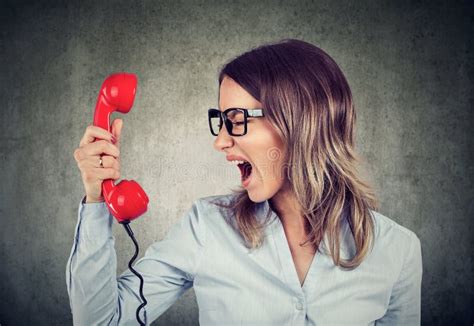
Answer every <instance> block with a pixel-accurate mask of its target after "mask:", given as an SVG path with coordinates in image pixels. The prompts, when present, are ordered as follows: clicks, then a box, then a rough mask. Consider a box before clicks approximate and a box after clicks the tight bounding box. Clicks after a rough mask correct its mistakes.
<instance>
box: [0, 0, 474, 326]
mask: <svg viewBox="0 0 474 326" xmlns="http://www.w3.org/2000/svg"><path fill="white" fill-rule="evenodd" d="M0 13H1V14H0V15H1V23H0V24H1V39H0V49H1V59H0V60H1V61H0V67H1V74H0V78H1V87H0V100H1V123H2V128H1V134H2V137H1V162H2V166H1V194H0V195H1V197H0V198H1V207H0V216H1V227H0V239H1V245H0V323H1V324H2V325H27V324H30V325H31V324H34V325H65V324H71V321H72V318H71V313H70V308H69V301H68V297H67V292H66V284H65V264H66V260H67V258H68V255H69V252H70V248H71V246H72V241H73V232H74V226H75V223H76V219H77V207H78V204H79V200H80V199H81V198H82V196H83V186H82V182H81V178H80V173H79V170H78V168H77V165H76V163H75V161H74V158H73V151H74V149H75V148H76V147H77V146H78V144H79V141H80V138H81V136H82V134H83V133H84V130H85V127H86V126H87V125H88V124H91V123H92V114H93V108H94V105H95V100H96V96H97V91H98V89H99V87H100V85H101V83H102V81H103V79H104V77H105V76H107V75H108V74H109V73H111V72H115V71H130V72H135V73H136V74H137V75H138V76H139V88H138V92H137V98H136V101H135V106H134V108H133V110H132V111H131V112H130V113H129V114H128V115H126V116H120V115H114V117H121V118H123V119H124V129H123V134H122V136H123V137H122V139H123V141H122V146H121V150H122V151H121V153H122V154H121V161H122V176H123V177H124V178H127V179H134V180H137V181H138V182H139V183H140V184H141V185H142V186H143V188H144V189H145V190H146V191H147V193H148V195H149V197H150V199H151V203H150V207H149V212H148V213H147V214H146V215H145V216H143V217H142V218H140V219H139V220H137V221H136V222H134V224H133V228H134V230H136V231H135V233H136V235H137V237H138V241H139V242H140V244H141V248H142V252H141V253H142V254H143V252H144V251H145V249H146V248H147V247H148V246H149V245H150V244H151V243H153V242H154V241H157V240H160V239H162V238H163V237H164V235H165V234H166V233H167V230H168V229H169V227H170V226H171V225H172V224H173V223H174V222H175V221H176V220H177V219H178V218H179V217H180V216H181V214H183V213H184V211H185V210H187V209H188V208H189V207H190V205H191V203H192V201H193V200H194V199H195V198H198V197H202V196H207V195H213V194H224V193H228V192H229V191H230V190H229V189H230V188H231V187H233V186H235V185H238V183H239V176H238V173H237V171H236V170H235V168H233V167H228V166H227V164H226V163H225V162H224V156H223V155H222V154H220V153H217V152H215V151H214V149H213V148H212V141H213V138H212V136H211V135H210V134H209V132H208V126H207V120H206V110H207V108H208V107H209V106H214V105H216V104H217V103H216V100H217V97H216V95H217V81H216V77H217V72H218V69H219V67H220V66H221V65H222V64H223V63H224V62H225V61H227V60H228V59H229V58H231V57H233V56H235V55H238V54H240V53H241V52H243V51H245V50H247V49H249V48H251V47H253V46H256V45H259V44H260V43H263V42H267V41H275V40H279V39H282V38H286V37H293V38H300V39H303V40H306V41H309V42H312V43H314V44H316V45H318V46H320V47H321V48H323V49H324V50H325V51H327V52H328V53H329V54H330V55H331V56H332V57H333V58H334V59H335V60H336V62H338V63H339V65H340V66H341V68H342V70H343V71H344V72H345V74H346V76H347V78H348V80H349V83H350V85H351V87H352V90H353V93H354V97H355V102H356V105H357V110H358V111H357V114H358V121H357V129H356V130H357V148H358V151H359V152H360V153H361V155H362V156H363V157H365V158H366V160H367V170H368V173H369V175H370V176H371V178H372V181H373V183H374V184H375V186H376V188H377V190H378V193H379V197H380V199H381V203H382V206H381V209H380V212H381V213H382V214H384V215H387V216H389V217H390V218H392V219H394V220H395V221H397V222H398V223H400V224H402V225H404V226H406V227H408V228H410V229H412V230H413V231H415V232H416V234H417V235H418V236H419V237H420V239H421V242H422V250H423V264H424V274H423V291H422V293H423V296H422V321H423V324H430V325H441V324H451V325H454V324H456V325H471V324H472V322H473V321H474V317H473V313H472V310H470V309H469V308H472V302H473V288H474V287H473V282H472V270H473V266H472V252H473V249H472V236H471V234H472V232H473V224H472V222H471V221H472V217H473V216H474V205H473V202H474V201H473V172H474V168H473V164H472V160H473V151H472V148H473V137H472V136H473V132H472V126H473V108H472V103H473V87H472V72H473V69H472V62H473V55H472V51H473V48H472V35H473V25H472V17H473V7H472V5H471V4H468V1H466V2H460V1H415V2H413V3H411V2H410V1H365V2H361V1H350V2H348V1H299V2H295V1H292V2H288V1H259V2H257V1H245V2H244V1H233V2H232V4H224V1H207V2H203V1H146V2H141V1H83V2H73V1H64V2H56V1H51V2H49V3H39V2H37V1H31V3H28V2H25V1H2V4H1V8H0ZM469 35H471V37H470V36H469ZM214 171H215V172H214ZM114 234H115V235H116V250H117V255H118V272H119V273H121V272H122V271H123V270H124V269H125V268H126V264H127V262H128V259H129V258H130V257H131V255H132V254H133V245H132V243H131V241H130V239H129V238H128V237H127V236H126V234H125V232H124V231H123V230H122V228H120V227H119V226H117V225H114ZM197 318H198V309H197V306H196V302H195V296H194V292H193V290H190V291H188V292H187V293H186V294H185V295H184V296H183V297H181V298H180V299H179V300H178V301H177V302H176V304H175V305H174V306H172V307H171V308H170V309H169V310H168V311H167V312H166V313H165V314H164V315H162V316H161V317H160V318H159V319H158V320H157V322H156V324H160V325H173V324H175V325H183V324H186V325H188V324H189V325H191V324H194V325H196V324H197V323H198V322H197Z"/></svg>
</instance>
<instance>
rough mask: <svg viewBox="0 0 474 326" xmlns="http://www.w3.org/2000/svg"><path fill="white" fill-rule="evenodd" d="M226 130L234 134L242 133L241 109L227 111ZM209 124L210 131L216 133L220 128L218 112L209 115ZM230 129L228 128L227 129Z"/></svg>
mask: <svg viewBox="0 0 474 326" xmlns="http://www.w3.org/2000/svg"><path fill="white" fill-rule="evenodd" d="M226 117H227V122H226V127H227V131H228V132H229V133H230V134H231V135H234V136H238V135H243V134H244V133H245V114H244V111H242V110H238V109H236V110H230V111H227V115H226ZM210 122H211V123H210V125H211V128H212V133H213V134H214V135H217V134H218V133H219V131H220V129H221V128H222V121H221V116H220V114H219V112H215V111H214V112H213V113H211V116H210ZM229 129H230V130H229Z"/></svg>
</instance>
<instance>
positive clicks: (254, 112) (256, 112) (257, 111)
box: [247, 109, 263, 117]
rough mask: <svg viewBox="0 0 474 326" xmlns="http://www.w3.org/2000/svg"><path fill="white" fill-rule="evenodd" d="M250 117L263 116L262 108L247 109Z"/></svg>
mask: <svg viewBox="0 0 474 326" xmlns="http://www.w3.org/2000/svg"><path fill="white" fill-rule="evenodd" d="M247 112H248V115H249V117H263V111H262V109H252V110H247Z"/></svg>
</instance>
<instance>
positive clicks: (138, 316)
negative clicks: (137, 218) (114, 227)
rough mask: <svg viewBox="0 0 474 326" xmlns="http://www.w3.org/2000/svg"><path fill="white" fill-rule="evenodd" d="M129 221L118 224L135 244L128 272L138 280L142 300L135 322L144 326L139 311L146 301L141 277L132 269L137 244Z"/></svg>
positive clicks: (136, 252) (136, 254)
mask: <svg viewBox="0 0 474 326" xmlns="http://www.w3.org/2000/svg"><path fill="white" fill-rule="evenodd" d="M129 223H130V222H129V221H123V222H120V224H122V225H123V227H124V228H125V230H126V231H127V233H128V235H129V236H130V238H132V241H133V243H134V244H135V254H134V255H133V257H132V259H130V261H129V262H128V268H130V270H131V271H132V273H133V274H135V275H136V276H137V277H138V278H139V279H140V297H141V298H142V301H143V303H142V304H141V305H140V306H139V307H138V308H137V312H136V316H137V321H138V322H139V323H140V325H141V326H142V325H143V326H144V325H146V324H145V323H144V322H142V320H141V319H140V310H141V309H142V308H144V307H145V306H146V304H147V301H146V299H145V296H144V295H143V277H142V276H141V275H140V274H139V273H138V272H137V271H136V270H135V269H133V267H132V263H133V262H134V261H135V259H136V258H137V256H138V250H139V249H138V243H137V240H136V239H135V237H134V236H133V231H132V229H131V228H130V225H129ZM145 321H146V311H145Z"/></svg>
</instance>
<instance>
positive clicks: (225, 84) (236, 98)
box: [219, 76, 261, 111]
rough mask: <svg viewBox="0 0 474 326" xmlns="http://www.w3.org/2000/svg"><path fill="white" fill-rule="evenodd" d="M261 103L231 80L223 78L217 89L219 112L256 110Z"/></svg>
mask: <svg viewBox="0 0 474 326" xmlns="http://www.w3.org/2000/svg"><path fill="white" fill-rule="evenodd" d="M258 107H261V103H260V102H259V101H257V100H256V99H255V98H254V97H253V96H252V95H250V94H249V93H248V92H247V91H246V90H245V89H244V88H242V86H240V85H239V84H237V83H236V82H235V81H234V80H233V79H231V78H229V77H227V76H225V77H224V79H223V80H222V83H221V85H220V88H219V110H221V111H225V110H226V109H228V108H258Z"/></svg>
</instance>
